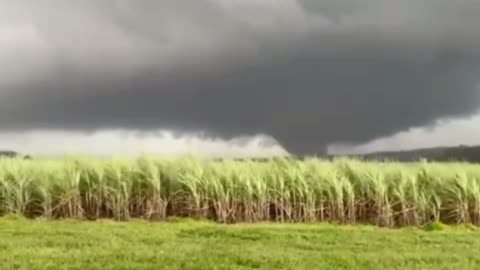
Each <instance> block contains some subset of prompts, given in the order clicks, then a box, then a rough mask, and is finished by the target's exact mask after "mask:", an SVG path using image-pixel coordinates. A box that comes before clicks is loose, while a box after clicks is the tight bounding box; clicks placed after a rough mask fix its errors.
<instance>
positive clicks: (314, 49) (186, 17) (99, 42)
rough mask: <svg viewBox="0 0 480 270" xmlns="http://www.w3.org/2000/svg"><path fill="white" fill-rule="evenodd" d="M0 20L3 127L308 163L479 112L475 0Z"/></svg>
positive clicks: (16, 12)
mask: <svg viewBox="0 0 480 270" xmlns="http://www.w3.org/2000/svg"><path fill="white" fill-rule="evenodd" d="M360 2H361V4H359V3H360ZM42 4H43V5H42ZM0 7H1V9H0V10H2V11H0V60H2V62H3V63H6V64H5V66H6V67H7V69H6V70H5V71H1V72H0V86H1V88H0V123H1V127H0V128H1V129H3V130H27V129H39V128H42V129H49V128H52V129H53V128H55V129H58V128H62V129H70V130H82V131H91V130H96V129H106V128H131V129H142V130H148V129H157V128H173V129H177V130H187V131H196V130H205V131H207V132H211V133H214V134H217V135H218V134H220V135H222V136H224V137H231V136H236V135H245V134H255V133H267V134H270V135H272V136H274V137H275V138H277V139H278V140H279V141H280V142H281V143H283V144H284V145H285V146H286V147H287V148H288V149H289V150H293V151H296V152H304V153H305V152H315V151H322V150H323V149H324V147H325V145H326V144H329V143H333V142H337V141H340V142H364V141H367V140H370V139H373V138H375V137H378V136H384V135H388V134H392V133H394V132H397V131H400V130H404V129H406V128H409V127H412V126H419V125H426V124H429V123H432V122H433V121H434V120H436V119H439V118H444V117H459V116H464V115H468V114H471V113H473V112H474V111H475V110H476V108H477V107H478V105H479V100H478V94H477V93H478V90H477V84H478V83H479V81H478V78H479V75H480V59H479V54H480V29H478V27H477V26H478V25H480V17H478V16H477V14H479V12H480V1H474V0H472V1H467V0H460V1H446V0H426V1H413V0H401V1H400V0H398V1H397V0H382V1H379V0H366V1H353V0H348V1H347V0H336V1H326V0H325V1H323V0H303V1H300V0H299V1H294V0H283V1H266V0H242V1H240V0H239V1H235V0H204V1H190V0H189V1H187V0H184V1H181V0H176V1H146V0H145V1H127V0H124V1H120V0H116V1H115V0H108V1H93V0H92V1H75V2H72V1H69V2H68V3H67V2H66V1H49V5H45V3H43V2H42V3H40V2H38V1H36V2H35V1H21V0H20V1H18V0H16V1H13V0H11V1H7V0H3V1H1V0H0ZM5 66H4V67H5Z"/></svg>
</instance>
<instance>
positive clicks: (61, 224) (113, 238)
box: [0, 218, 480, 270]
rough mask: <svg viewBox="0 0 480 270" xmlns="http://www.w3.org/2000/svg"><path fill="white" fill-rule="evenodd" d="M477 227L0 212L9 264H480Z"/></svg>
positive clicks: (0, 243)
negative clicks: (34, 216) (33, 216)
mask: <svg viewBox="0 0 480 270" xmlns="http://www.w3.org/2000/svg"><path fill="white" fill-rule="evenodd" d="M478 250H480V230H478V229H475V228H467V227H464V226H463V227H461V228H460V227H457V228H453V227H449V228H443V229H442V230H433V231H426V230H420V229H414V228H402V229H385V228H378V227H370V226H335V225H324V224H322V225H319V224H315V225H313V224H312V225H307V224H303V225H299V224H296V225H293V224H290V225H287V224H250V225H219V224H213V223H207V222H190V221H181V222H162V223H150V222H146V221H139V220H135V221H130V222H124V223H120V222H114V221H106V220H100V221H96V222H85V221H78V220H70V221H69V220H67V221H38V220H24V219H12V218H0V262H1V269H2V270H10V269H18V270H21V269H28V270H36V269H52V270H54V269H102V270H103V269H115V270H121V269H169V270H175V269H186V270H188V269H296V270H297V269H298V270H301V269H309V270H310V269H323V270H325V269H336V270H338V269H368V270H372V269H373V270H375V269H379V270H385V269H402V270H404V269H436V270H437V269H448V270H450V269H456V270H460V269H479V268H480V257H479V256H478Z"/></svg>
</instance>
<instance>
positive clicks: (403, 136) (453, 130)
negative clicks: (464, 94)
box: [329, 114, 480, 154]
mask: <svg viewBox="0 0 480 270" xmlns="http://www.w3.org/2000/svg"><path fill="white" fill-rule="evenodd" d="M479 144H480V114H477V115H475V116H473V117H471V118H467V119H450V120H440V121H438V122H437V123H436V124H435V125H433V126H432V127H428V128H427V127H416V128H411V129H409V130H406V131H402V132H399V133H397V134H395V135H393V136H390V137H383V138H377V139H375V140H372V141H370V142H368V143H365V144H360V145H348V144H332V145H330V146H329V153H332V154H347V153H352V154H361V153H368V152H377V151H398V150H409V149H417V148H429V147H438V146H457V145H479Z"/></svg>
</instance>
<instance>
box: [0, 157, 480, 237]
mask: <svg viewBox="0 0 480 270" xmlns="http://www.w3.org/2000/svg"><path fill="white" fill-rule="evenodd" d="M11 213H14V214H20V215H24V216H26V217H45V218H51V219H54V218H81V219H99V218H113V219H116V220H128V219H130V218H144V219H148V220H163V219H166V218H168V217H173V216H175V217H190V218H199V219H212V220H215V221H218V222H225V223H231V222H261V221H276V222H316V221H322V222H339V223H373V224H377V225H381V226H388V227H393V226H422V225H427V224H430V223H432V222H444V223H450V224H451V223H469V224H475V225H480V165H473V164H467V163H427V162H419V163H394V162H391V163H375V162H361V161H356V160H347V159H338V160H335V161H324V160H319V159H314V158H312V159H307V160H303V161H298V160H290V159H272V160H269V161H266V162H256V161H233V160H224V161H214V160H207V159H194V158H181V159H156V158H152V157H148V156H144V157H141V158H139V159H114V158H112V159H95V158H65V159H58V160H16V159H0V215H5V214H11Z"/></svg>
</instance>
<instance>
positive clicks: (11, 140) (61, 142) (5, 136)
mask: <svg viewBox="0 0 480 270" xmlns="http://www.w3.org/2000/svg"><path fill="white" fill-rule="evenodd" d="M0 149H2V150H13V151H17V152H20V153H22V154H29V155H37V156H38V155H40V156H58V155H64V154H88V155H127V156H136V155H139V154H143V153H147V154H158V155H165V156H171V155H185V154H190V155H199V156H209V157H269V156H284V155H287V154H288V153H287V152H286V151H285V150H284V149H283V148H282V147H281V146H280V145H279V144H278V143H276V141H274V140H273V139H272V138H270V137H268V136H265V135H257V136H250V137H238V138H234V139H231V140H223V139H219V138H207V137H204V136H201V135H200V134H185V135H181V136H175V135H174V134H173V133H172V132H169V131H156V132H143V131H134V130H101V131H97V132H95V133H93V134H85V133H79V132H73V131H51V130H37V131H31V132H26V133H16V132H8V133H0Z"/></svg>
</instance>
